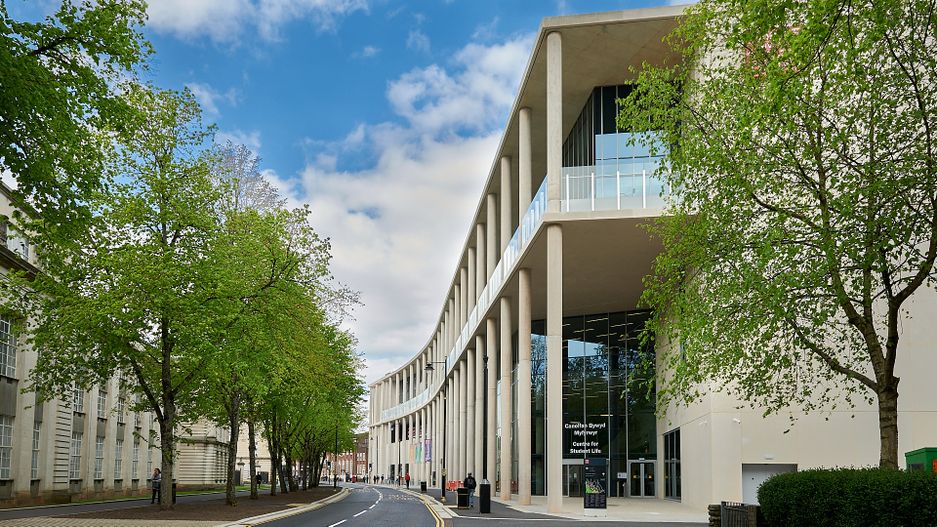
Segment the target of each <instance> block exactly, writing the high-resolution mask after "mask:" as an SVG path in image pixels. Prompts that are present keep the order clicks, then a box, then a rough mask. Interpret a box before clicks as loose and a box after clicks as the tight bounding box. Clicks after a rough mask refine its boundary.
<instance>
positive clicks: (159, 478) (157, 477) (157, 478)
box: [150, 468, 163, 505]
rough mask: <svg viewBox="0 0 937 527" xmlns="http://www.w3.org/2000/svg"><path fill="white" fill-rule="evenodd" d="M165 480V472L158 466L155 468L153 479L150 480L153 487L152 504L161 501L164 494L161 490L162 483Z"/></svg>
mask: <svg viewBox="0 0 937 527" xmlns="http://www.w3.org/2000/svg"><path fill="white" fill-rule="evenodd" d="M162 482H163V474H162V473H161V472H160V470H159V469H158V468H154V469H153V479H152V480H151V481H150V484H151V485H152V487H153V497H152V498H150V505H152V504H154V503H159V501H160V498H161V497H162V494H161V492H160V484H161V483H162Z"/></svg>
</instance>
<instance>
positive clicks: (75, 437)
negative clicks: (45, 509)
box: [0, 183, 228, 507]
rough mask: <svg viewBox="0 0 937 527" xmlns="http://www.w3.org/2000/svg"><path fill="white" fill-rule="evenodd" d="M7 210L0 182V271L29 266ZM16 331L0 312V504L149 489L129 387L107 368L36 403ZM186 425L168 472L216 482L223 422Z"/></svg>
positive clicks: (148, 435) (145, 450)
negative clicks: (103, 379) (101, 376)
mask: <svg viewBox="0 0 937 527" xmlns="http://www.w3.org/2000/svg"><path fill="white" fill-rule="evenodd" d="M13 213H14V203H13V201H12V194H11V192H10V189H9V188H8V187H6V186H5V185H3V184H2V183H0V273H4V274H5V273H8V272H10V271H11V270H18V271H24V272H27V273H37V272H38V271H39V270H38V268H37V267H36V264H37V260H36V256H35V249H34V247H32V246H31V245H29V243H28V242H26V240H25V239H23V237H21V236H19V235H17V233H16V232H15V231H14V230H13V229H12V227H10V225H9V223H8V221H7V220H8V219H9V218H11V217H12V216H13ZM23 340H24V339H18V338H17V335H16V321H15V320H14V319H13V318H11V317H10V316H9V315H7V314H0V507H4V506H18V505H29V504H38V503H56V502H69V501H74V500H76V499H86V498H107V497H112V496H130V495H140V494H147V493H149V492H150V476H151V474H152V473H153V469H154V468H157V467H159V466H160V463H161V461H160V460H161V453H160V449H159V424H158V422H157V421H156V419H155V418H154V416H153V414H151V413H149V412H131V411H130V407H131V406H132V403H133V400H131V398H132V397H135V396H133V395H132V394H130V393H128V391H127V389H126V388H122V387H121V383H120V379H118V378H116V377H115V378H112V379H110V380H108V382H107V383H106V384H104V385H100V386H94V387H91V388H90V389H87V390H84V389H80V388H75V389H73V390H72V391H71V393H69V394H68V396H67V397H65V398H61V399H60V398H56V399H53V400H51V401H46V402H44V403H39V404H37V403H36V394H35V392H30V391H26V392H23V391H22V389H23V387H24V383H25V382H26V379H28V378H29V374H30V372H31V371H32V369H33V368H34V367H35V365H36V361H37V358H38V355H37V353H36V351H35V350H33V349H32V348H31V347H30V346H29V345H27V344H26V343H25V342H24V341H23ZM181 428H182V427H181ZM188 429H190V430H192V434H191V435H188V434H183V437H182V439H183V441H181V442H180V443H179V446H178V447H177V448H178V452H177V456H178V459H179V464H178V465H177V468H176V470H177V474H176V476H177V482H178V483H179V484H180V485H182V486H186V485H189V486H199V487H206V486H218V484H219V483H223V482H224V459H225V457H224V456H225V455H226V454H225V445H226V444H227V441H228V433H227V431H226V429H224V428H217V427H214V426H211V425H208V424H204V423H197V424H195V425H191V426H189V427H188ZM219 453H220V455H219Z"/></svg>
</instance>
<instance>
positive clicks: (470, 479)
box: [462, 472, 478, 507]
mask: <svg viewBox="0 0 937 527" xmlns="http://www.w3.org/2000/svg"><path fill="white" fill-rule="evenodd" d="M477 485H478V483H477V482H476V481H475V476H473V475H472V473H471V472H469V473H468V476H465V479H464V480H463V481H462V486H463V487H465V488H467V489H468V498H469V507H474V505H473V503H475V487H476V486H477Z"/></svg>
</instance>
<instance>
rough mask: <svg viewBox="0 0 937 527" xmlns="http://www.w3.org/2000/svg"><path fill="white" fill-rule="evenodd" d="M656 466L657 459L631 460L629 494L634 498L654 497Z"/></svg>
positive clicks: (629, 463) (629, 465)
mask: <svg viewBox="0 0 937 527" xmlns="http://www.w3.org/2000/svg"><path fill="white" fill-rule="evenodd" d="M656 468H657V462H656V461H629V462H628V480H629V485H628V487H629V488H628V495H629V496H631V497H632V498H653V497H654V495H655V491H654V473H655V472H656V471H655V469H656Z"/></svg>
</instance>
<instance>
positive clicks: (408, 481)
mask: <svg viewBox="0 0 937 527" xmlns="http://www.w3.org/2000/svg"><path fill="white" fill-rule="evenodd" d="M403 479H405V480H407V488H408V489H409V488H410V473H409V472H407V475H406V476H404V478H403Z"/></svg>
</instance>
